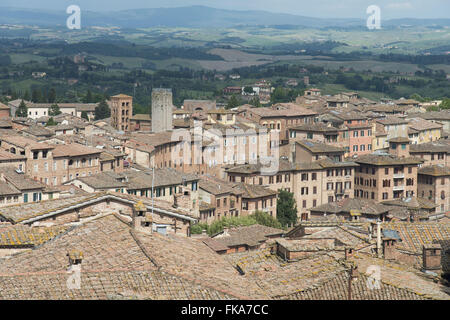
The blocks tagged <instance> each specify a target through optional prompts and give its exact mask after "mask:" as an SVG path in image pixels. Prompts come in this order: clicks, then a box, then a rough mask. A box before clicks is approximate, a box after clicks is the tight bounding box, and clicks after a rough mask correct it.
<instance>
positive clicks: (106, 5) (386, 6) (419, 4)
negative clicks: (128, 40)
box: [0, 0, 450, 19]
mask: <svg viewBox="0 0 450 320" xmlns="http://www.w3.org/2000/svg"><path fill="white" fill-rule="evenodd" d="M71 4H76V5H79V6H80V7H81V9H82V10H83V9H84V10H91V11H110V10H122V9H137V8H160V7H180V6H190V5H205V6H210V7H214V8H221V9H233V10H265V11H271V12H282V13H291V14H297V15H303V16H312V17H333V18H361V19H366V17H367V15H366V8H367V7H368V6H369V5H378V6H379V7H380V8H381V18H382V19H392V18H405V17H412V18H450V0H121V1H117V0H0V6H10V7H22V8H43V9H56V10H64V9H65V8H66V7H67V6H68V5H71Z"/></svg>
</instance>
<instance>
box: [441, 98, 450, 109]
mask: <svg viewBox="0 0 450 320" xmlns="http://www.w3.org/2000/svg"><path fill="white" fill-rule="evenodd" d="M439 107H440V108H441V109H450V98H445V99H444V100H442V102H441V104H440V105H439Z"/></svg>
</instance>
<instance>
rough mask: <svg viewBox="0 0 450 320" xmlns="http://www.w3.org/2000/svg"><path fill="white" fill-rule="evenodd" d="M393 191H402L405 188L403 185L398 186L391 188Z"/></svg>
mask: <svg viewBox="0 0 450 320" xmlns="http://www.w3.org/2000/svg"><path fill="white" fill-rule="evenodd" d="M392 190H393V191H402V190H405V186H404V185H398V186H394V187H393V188H392Z"/></svg>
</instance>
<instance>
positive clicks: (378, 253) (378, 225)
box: [377, 221, 382, 258]
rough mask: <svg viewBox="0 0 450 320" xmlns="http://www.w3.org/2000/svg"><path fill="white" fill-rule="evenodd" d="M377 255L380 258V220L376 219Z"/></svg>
mask: <svg viewBox="0 0 450 320" xmlns="http://www.w3.org/2000/svg"><path fill="white" fill-rule="evenodd" d="M377 256H378V258H381V256H382V252H381V222H380V221H377Z"/></svg>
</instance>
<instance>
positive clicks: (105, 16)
mask: <svg viewBox="0 0 450 320" xmlns="http://www.w3.org/2000/svg"><path fill="white" fill-rule="evenodd" d="M67 17H68V14H66V12H65V11H50V10H40V9H33V10H32V9H19V8H9V7H0V24H22V25H37V26H64V25H65V23H66V20H67ZM81 19H82V27H83V26H116V27H121V28H146V27H147V28H148V27H156V26H166V27H192V28H228V27H234V26H239V25H249V26H252V25H282V26H286V25H288V26H289V25H290V26H304V27H312V28H325V27H341V28H342V27H358V26H361V27H364V26H365V23H366V22H365V20H364V19H322V18H312V17H305V16H297V15H292V14H282V13H271V12H267V11H256V10H255V11H238V10H223V9H215V8H211V7H206V6H189V7H178V8H156V9H133V10H124V11H115V12H92V11H82V13H81ZM401 25H408V26H450V19H412V18H411V19H410V18H405V19H394V20H383V21H382V26H401Z"/></svg>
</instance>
